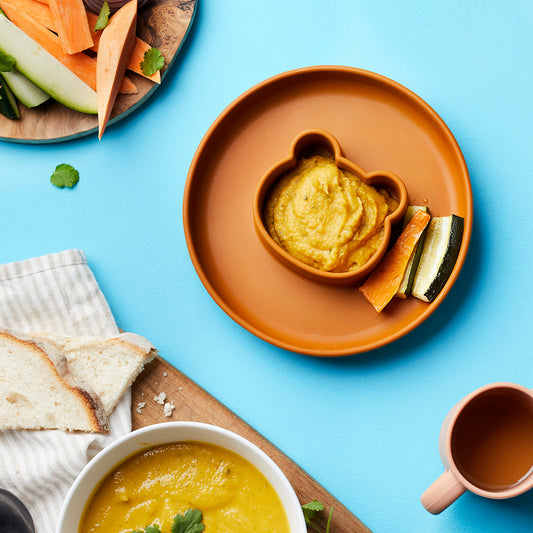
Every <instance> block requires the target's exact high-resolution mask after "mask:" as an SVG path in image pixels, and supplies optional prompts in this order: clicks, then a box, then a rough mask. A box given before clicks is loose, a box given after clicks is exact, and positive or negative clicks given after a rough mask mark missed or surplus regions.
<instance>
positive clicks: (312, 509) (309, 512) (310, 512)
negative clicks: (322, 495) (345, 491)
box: [302, 500, 333, 533]
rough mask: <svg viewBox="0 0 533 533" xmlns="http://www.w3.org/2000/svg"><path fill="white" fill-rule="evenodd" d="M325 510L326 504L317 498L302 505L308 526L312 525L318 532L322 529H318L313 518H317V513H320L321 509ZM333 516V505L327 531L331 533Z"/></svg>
mask: <svg viewBox="0 0 533 533" xmlns="http://www.w3.org/2000/svg"><path fill="white" fill-rule="evenodd" d="M323 510H324V505H323V504H322V503H320V502H319V501H317V500H313V501H312V502H309V503H306V504H304V505H302V511H303V513H304V518H305V523H306V524H307V525H308V526H311V527H312V528H313V529H314V530H315V531H317V532H318V533H321V532H320V529H318V527H317V525H316V524H315V523H314V522H313V519H314V518H315V515H316V513H319V512H320V511H323ZM332 516H333V507H331V509H330V510H329V516H328V522H327V524H326V533H329V528H330V526H331V517H332Z"/></svg>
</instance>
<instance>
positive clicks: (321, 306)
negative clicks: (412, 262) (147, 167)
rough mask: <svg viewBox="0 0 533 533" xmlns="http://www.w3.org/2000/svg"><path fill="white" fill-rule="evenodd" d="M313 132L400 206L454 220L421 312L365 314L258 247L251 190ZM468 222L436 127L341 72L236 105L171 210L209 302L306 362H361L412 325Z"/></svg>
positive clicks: (348, 296) (385, 88)
mask: <svg viewBox="0 0 533 533" xmlns="http://www.w3.org/2000/svg"><path fill="white" fill-rule="evenodd" d="M317 128H318V129H323V130H326V131H329V132H331V133H332V134H333V135H334V136H335V137H336V139H338V141H339V143H340V145H341V146H342V149H343V152H344V155H345V157H346V158H347V159H349V160H351V161H355V162H357V164H358V165H360V166H361V167H362V168H364V169H365V170H366V171H367V172H372V171H374V170H380V169H386V170H387V171H389V172H393V173H394V174H396V175H397V176H400V177H401V179H402V181H403V182H404V183H405V186H406V188H407V191H408V194H409V203H410V204H415V205H427V206H428V207H429V209H430V211H431V213H432V214H433V215H435V216H444V215H449V214H451V213H455V214H457V215H459V216H462V217H463V218H464V220H465V227H464V235H463V241H462V245H461V249H460V252H459V257H458V259H457V262H456V264H455V267H454V269H453V272H452V274H451V277H450V278H449V280H448V282H447V283H446V285H445V286H444V288H443V290H442V291H441V293H440V294H439V296H438V297H437V298H436V299H435V301H433V302H432V303H431V304H427V303H424V302H421V301H419V300H417V299H416V298H408V299H406V300H400V299H395V300H397V301H393V302H391V303H390V304H389V305H388V306H387V308H386V309H385V310H383V311H382V312H381V313H380V314H377V313H376V312H375V311H374V309H373V308H372V306H371V305H370V304H369V303H368V302H367V301H366V300H365V299H364V297H363V295H362V294H360V292H359V291H358V290H357V289H356V288H354V287H350V286H348V287H334V286H331V285H326V284H323V283H316V282H314V281H311V280H308V279H305V278H304V277H302V276H300V275H299V274H296V273H295V272H293V271H292V270H290V269H288V268H287V267H286V266H284V265H282V264H280V262H279V261H277V260H276V259H274V258H273V257H272V255H271V254H270V253H268V252H267V251H266V249H265V247H264V246H263V245H262V244H261V242H260V240H259V239H258V237H257V233H256V231H255V228H254V223H253V217H252V207H251V206H252V205H253V198H254V194H255V190H256V188H257V184H258V183H259V180H260V179H261V177H262V176H263V175H264V174H265V172H266V171H267V170H268V169H269V168H270V167H271V166H272V164H273V162H276V161H280V160H281V159H282V158H284V157H286V155H287V147H288V146H290V144H291V142H292V140H293V139H294V138H295V137H296V136H297V135H298V134H299V133H300V132H302V131H305V130H308V129H317ZM472 221H473V207H472V192H471V186H470V180H469V176H468V170H467V167H466V164H465V161H464V158H463V155H462V153H461V150H460V148H459V146H458V144H457V142H456V140H455V139H454V137H453V135H452V133H451V132H450V130H449V129H448V127H447V126H446V124H445V123H444V121H443V120H442V119H441V118H440V117H439V116H438V115H437V113H436V112H435V111H434V110H433V109H432V108H431V107H430V106H429V105H427V104H426V103H425V102H424V101H423V100H422V99H421V98H419V97H418V96H417V95H416V94H414V93H413V92H411V91H409V90H408V89H406V88H405V87H403V86H402V85H400V84H398V83H397V82H394V81H392V80H390V79H388V78H385V77H383V76H380V75H378V74H374V73H372V72H368V71H364V70H359V69H355V68H350V67H342V66H317V67H308V68H302V69H297V70H294V71H290V72H285V73H282V74H279V75H277V76H274V77H273V78H270V79H267V80H266V81H263V82H261V83H259V84H258V85H256V86H255V87H253V88H251V89H250V90H248V91H246V92H245V93H244V94H242V95H241V96H239V97H238V98H237V99H236V100H235V101H234V102H233V103H231V104H230V105H229V106H228V107H227V108H226V109H225V110H224V111H223V112H222V113H221V115H220V116H219V117H218V118H217V119H216V120H215V122H214V123H213V124H212V126H211V127H210V129H209V130H208V131H207V133H206V135H205V136H204V138H203V139H202V141H201V142H200V144H199V146H198V149H197V151H196V154H195V155H194V158H193V160H192V163H191V166H190V169H189V174H188V177H187V182H186V185H185V191H184V201H183V223H184V231H185V238H186V242H187V247H188V250H189V254H190V256H191V260H192V263H193V265H194V268H195V269H196V272H197V274H198V276H199V278H200V280H201V282H202V283H203V285H204V286H205V288H206V290H207V291H208V293H209V294H210V295H211V297H212V298H213V299H214V301H215V302H216V303H217V304H218V305H219V306H220V307H221V309H222V310H223V311H225V312H226V313H227V314H228V316H230V317H231V318H232V319H233V320H235V322H237V323H238V324H239V325H241V326H242V327H243V328H245V329H246V330H248V331H249V332H251V333H253V334H254V335H256V336H257V337H259V338H260V339H262V340H264V341H267V342H269V343H271V344H273V345H275V346H278V347H281V348H284V349H286V350H291V351H295V352H299V353H304V354H308V355H314V356H341V355H349V354H355V353H361V352H367V351H369V350H373V349H376V348H379V347H383V346H385V345H386V344H388V343H390V342H393V341H395V340H396V339H399V338H400V337H402V336H403V335H405V334H407V333H408V332H410V331H412V330H413V329H414V328H416V327H417V326H419V325H420V324H421V323H422V322H424V321H425V320H426V319H427V318H428V317H429V316H430V315H432V313H434V312H435V310H436V309H437V308H438V306H439V305H440V304H441V303H442V302H443V300H444V299H445V298H446V297H447V295H448V294H449V293H450V290H451V289H452V287H453V285H454V283H455V281H456V280H457V277H458V275H459V272H460V271H461V268H462V266H463V264H464V261H465V258H466V255H467V250H468V246H469V243H470V236H471V231H472Z"/></svg>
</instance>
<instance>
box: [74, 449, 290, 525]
mask: <svg viewBox="0 0 533 533" xmlns="http://www.w3.org/2000/svg"><path fill="white" fill-rule="evenodd" d="M188 509H199V510H200V511H202V513H203V524H204V525H205V533H210V532H211V533H240V532H242V533H245V532H246V533H252V532H257V533H262V532H264V533H290V527H289V522H288V519H287V515H286V513H285V511H284V509H283V505H282V503H281V501H280V499H279V497H278V495H277V494H276V492H275V491H274V488H273V487H272V485H271V484H270V483H269V481H268V480H267V479H266V478H265V476H264V475H263V474H262V473H261V472H259V470H258V469H257V468H256V467H255V466H253V465H252V464H251V463H250V462H248V461H247V460H246V459H244V458H243V457H241V456H239V455H238V454H236V453H234V452H232V451H230V450H227V449H225V448H222V447H220V446H217V445H214V444H208V443H203V442H196V441H183V442H176V443H171V444H164V445H161V446H156V447H153V448H149V449H147V450H144V451H142V452H140V453H138V454H136V455H134V456H132V457H130V458H128V459H126V460H125V461H124V462H122V463H121V464H120V465H119V466H117V467H116V468H115V469H114V470H113V471H112V472H110V473H109V474H108V475H107V476H105V477H104V479H103V480H102V482H101V483H100V484H99V485H98V487H97V488H96V490H95V491H94V493H93V495H92V496H91V498H90V500H89V502H88V504H87V506H86V508H85V511H84V515H83V518H82V520H81V522H80V524H81V525H80V528H79V531H78V533H98V532H106V533H107V532H109V533H132V532H134V531H136V530H137V531H144V529H145V527H146V526H149V525H153V524H157V525H158V526H159V527H160V529H161V531H162V533H170V528H171V525H172V522H173V519H174V517H175V516H176V514H178V513H180V514H184V513H185V511H187V510H188Z"/></svg>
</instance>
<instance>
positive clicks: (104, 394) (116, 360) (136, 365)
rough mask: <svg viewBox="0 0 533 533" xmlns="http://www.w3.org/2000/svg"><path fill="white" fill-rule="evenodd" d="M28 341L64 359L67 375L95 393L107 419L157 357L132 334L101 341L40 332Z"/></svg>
mask: <svg viewBox="0 0 533 533" xmlns="http://www.w3.org/2000/svg"><path fill="white" fill-rule="evenodd" d="M31 337H32V338H34V339H37V340H39V341H40V342H41V343H43V344H44V345H46V346H50V347H51V348H53V349H55V350H57V351H59V352H60V353H61V354H62V355H64V356H65V358H66V362H67V368H68V372H69V373H70V374H72V375H73V376H75V378H76V379H77V380H78V381H79V382H81V383H84V384H86V385H87V386H88V388H90V389H91V390H93V391H94V392H95V393H96V395H97V396H98V397H99V398H100V400H101V402H102V405H103V407H104V412H105V413H106V415H108V416H109V415H110V414H111V412H112V411H113V409H114V408H115V406H116V404H117V403H118V401H119V399H120V398H121V397H122V395H123V394H124V393H125V392H126V390H127V389H128V388H129V387H130V386H131V384H132V383H133V381H134V380H135V378H136V377H137V376H138V375H139V374H140V373H141V371H142V370H143V368H144V366H145V365H146V364H147V363H149V362H150V361H151V360H152V359H153V358H154V357H155V356H156V355H157V350H156V349H155V348H154V346H153V345H152V344H151V343H150V342H149V341H148V340H147V339H145V338H144V337H141V336H140V335H136V334H134V333H122V334H120V335H118V336H117V337H113V338H110V339H104V340H102V339H98V338H95V337H79V338H71V337H65V336H58V335H53V334H51V333H42V332H39V333H31Z"/></svg>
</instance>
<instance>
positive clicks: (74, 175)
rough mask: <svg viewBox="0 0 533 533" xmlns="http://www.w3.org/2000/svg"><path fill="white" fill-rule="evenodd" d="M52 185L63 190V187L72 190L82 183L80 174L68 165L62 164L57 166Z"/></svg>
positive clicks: (51, 179)
mask: <svg viewBox="0 0 533 533" xmlns="http://www.w3.org/2000/svg"><path fill="white" fill-rule="evenodd" d="M50 181H51V182H52V185H55V186H56V187H59V188H60V189H62V188H63V187H69V188H71V189H72V187H74V186H75V185H76V184H77V183H78V181H80V173H79V172H78V171H77V170H76V169H75V168H74V167H73V166H72V165H69V164H68V163H61V164H60V165H57V167H56V168H55V170H54V172H53V174H52V175H51V176H50Z"/></svg>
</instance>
